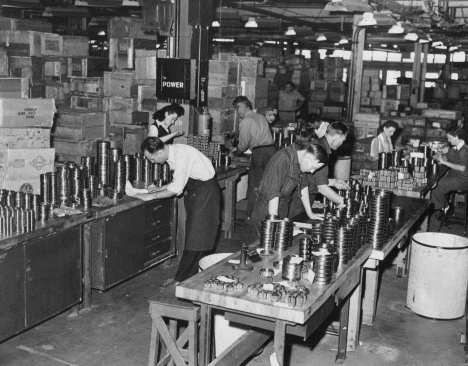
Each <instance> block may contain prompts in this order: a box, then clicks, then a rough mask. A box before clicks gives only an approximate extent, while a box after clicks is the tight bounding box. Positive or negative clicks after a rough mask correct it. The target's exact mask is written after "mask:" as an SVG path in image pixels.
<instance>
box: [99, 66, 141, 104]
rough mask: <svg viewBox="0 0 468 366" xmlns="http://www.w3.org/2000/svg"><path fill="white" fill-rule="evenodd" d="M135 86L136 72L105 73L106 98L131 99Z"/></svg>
mask: <svg viewBox="0 0 468 366" xmlns="http://www.w3.org/2000/svg"><path fill="white" fill-rule="evenodd" d="M134 84H135V73H134V72H123V71H118V72H117V71H113V72H108V71H105V72H104V96H106V97H122V98H131V97H132V92H133V85H134Z"/></svg>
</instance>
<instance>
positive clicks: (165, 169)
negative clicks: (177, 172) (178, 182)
mask: <svg viewBox="0 0 468 366" xmlns="http://www.w3.org/2000/svg"><path fill="white" fill-rule="evenodd" d="M162 180H163V181H164V184H166V183H169V182H171V181H172V174H171V167H170V166H169V164H168V163H167V162H165V163H164V164H163V166H162Z"/></svg>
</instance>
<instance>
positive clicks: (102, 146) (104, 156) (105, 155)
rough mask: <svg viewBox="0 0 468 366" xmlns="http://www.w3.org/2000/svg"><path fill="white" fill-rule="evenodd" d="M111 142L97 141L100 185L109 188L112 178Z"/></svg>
mask: <svg viewBox="0 0 468 366" xmlns="http://www.w3.org/2000/svg"><path fill="white" fill-rule="evenodd" d="M109 149H110V142H109V141H104V140H98V141H97V170H98V180H99V183H100V184H102V185H104V186H108V185H109V176H110V160H111V158H110V156H109Z"/></svg>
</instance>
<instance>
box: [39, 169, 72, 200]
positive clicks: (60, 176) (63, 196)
mask: <svg viewBox="0 0 468 366" xmlns="http://www.w3.org/2000/svg"><path fill="white" fill-rule="evenodd" d="M55 173H56V175H57V202H58V203H59V204H60V205H65V206H66V205H67V202H68V198H69V196H70V178H69V169H68V168H67V167H66V166H65V165H61V166H57V167H55ZM42 202H44V203H48V204H51V205H52V206H54V204H55V202H46V201H42Z"/></svg>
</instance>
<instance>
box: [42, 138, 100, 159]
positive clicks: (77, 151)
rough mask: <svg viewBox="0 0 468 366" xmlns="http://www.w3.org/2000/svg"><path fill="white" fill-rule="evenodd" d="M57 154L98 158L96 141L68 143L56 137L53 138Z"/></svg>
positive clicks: (53, 145)
mask: <svg viewBox="0 0 468 366" xmlns="http://www.w3.org/2000/svg"><path fill="white" fill-rule="evenodd" d="M51 142H52V147H54V148H55V153H56V154H58V155H60V154H66V155H74V156H96V153H97V148H96V140H93V141H80V142H76V141H66V140H61V139H58V138H55V137H52V138H51Z"/></svg>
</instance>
